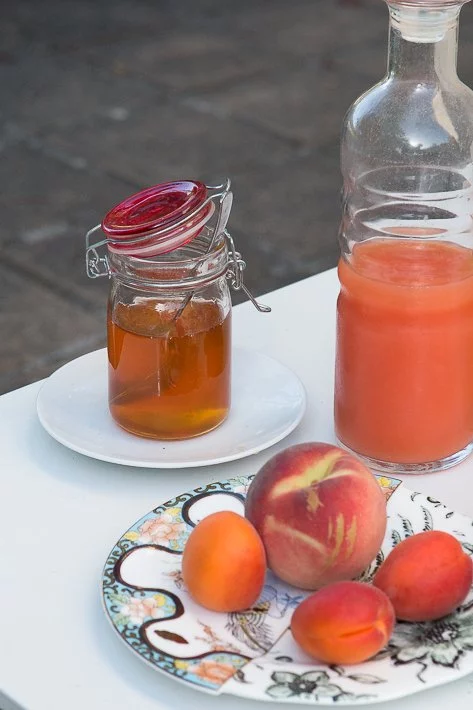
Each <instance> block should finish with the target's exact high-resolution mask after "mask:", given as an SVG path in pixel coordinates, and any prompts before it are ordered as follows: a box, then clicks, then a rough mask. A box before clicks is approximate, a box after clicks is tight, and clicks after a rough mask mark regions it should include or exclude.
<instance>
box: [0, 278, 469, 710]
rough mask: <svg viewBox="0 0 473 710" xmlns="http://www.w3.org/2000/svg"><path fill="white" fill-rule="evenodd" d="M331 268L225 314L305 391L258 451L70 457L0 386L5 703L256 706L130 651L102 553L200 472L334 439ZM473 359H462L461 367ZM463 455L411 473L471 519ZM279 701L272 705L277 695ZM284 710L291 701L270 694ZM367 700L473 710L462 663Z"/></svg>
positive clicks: (199, 708) (388, 708)
mask: <svg viewBox="0 0 473 710" xmlns="http://www.w3.org/2000/svg"><path fill="white" fill-rule="evenodd" d="M337 290H338V282H337V278H336V273H335V271H328V272H325V273H323V274H320V275H318V276H315V277H312V278H310V279H307V280H305V281H302V282H300V283H297V284H294V285H292V286H289V287H287V288H283V289H280V290H279V291H276V292H274V293H271V294H269V295H268V296H266V297H265V298H264V299H262V300H263V302H264V303H266V302H267V303H268V304H269V305H271V306H272V307H273V312H272V314H270V315H260V314H259V313H257V312H256V311H255V309H254V308H253V307H252V306H251V305H250V304H248V303H247V304H244V305H241V306H238V307H237V308H235V311H234V341H235V344H236V345H241V346H244V347H247V348H248V347H250V348H253V349H255V350H258V351H261V352H264V353H266V354H268V355H271V356H273V357H275V358H277V359H279V360H280V361H282V362H283V363H285V364H287V365H288V366H289V367H291V368H292V369H293V370H294V371H295V372H296V373H297V374H298V375H299V377H300V378H301V380H302V381H303V382H304V384H305V386H306V388H307V393H308V409H307V413H306V415H305V417H304V419H303V421H302V423H301V424H300V426H299V427H298V428H297V429H296V431H295V432H294V433H293V434H292V435H291V436H289V437H288V438H287V439H285V440H284V441H282V442H280V443H279V444H278V445H276V446H274V447H273V448H271V449H269V450H267V451H263V452H262V453H260V454H258V455H256V456H252V457H249V458H247V459H242V460H240V461H236V462H234V463H227V464H223V465H219V466H211V467H207V468H201V469H184V470H172V471H169V470H168V471H164V470H161V471H159V470H153V469H139V468H129V467H127V466H118V465H113V464H108V463H103V462H100V461H95V460H93V459H90V458H86V457H84V456H81V455H80V454H75V453H73V452H72V451H70V450H68V449H66V448H64V447H62V446H61V445H60V444H58V443H56V441H54V440H53V439H52V438H50V437H49V436H48V434H46V432H44V431H43V429H42V428H41V426H40V424H39V422H38V421H37V418H36V408H35V400H36V395H37V393H38V391H39V389H40V387H41V383H36V384H32V385H29V386H27V387H24V388H22V389H19V390H17V391H15V392H11V393H9V394H6V395H4V396H2V397H0V422H1V433H0V462H1V464H0V465H1V475H2V487H1V496H0V522H1V537H0V540H1V542H0V561H1V566H0V603H1V604H0V707H1V708H2V710H12V709H13V710H18V708H21V710H66V709H67V710H106V709H107V708H113V710H134V709H135V708H137V709H138V708H139V710H171V709H173V710H174V709H175V708H177V709H181V708H192V710H204V709H205V710H217V708H218V709H220V708H221V709H222V710H237V709H238V710H244V708H245V707H246V708H248V710H257V708H258V709H261V708H262V707H263V705H262V704H260V703H257V702H250V701H243V700H241V699H239V698H235V697H230V696H227V695H222V696H218V697H211V696H208V695H206V694H203V693H199V692H197V691H195V690H192V689H190V688H187V687H185V686H183V685H181V684H179V683H177V682H175V681H173V680H172V679H170V678H168V677H166V676H164V675H162V674H161V673H158V672H157V671H154V670H153V669H151V668H149V667H148V666H146V665H145V664H144V663H142V662H141V661H140V659H138V658H137V657H135V656H134V655H133V654H132V653H131V652H130V651H129V650H128V649H127V648H126V647H125V645H124V644H123V643H122V642H121V641H120V639H119V638H118V636H117V635H116V634H115V633H114V632H113V630H112V629H111V627H110V625H109V623H108V621H107V620H106V619H105V616H104V614H103V612H102V608H101V602H100V590H99V582H100V578H101V571H102V566H103V563H104V560H105V558H106V556H107V554H108V553H109V551H110V549H111V547H112V545H113V544H114V543H115V541H116V540H117V539H118V537H119V536H120V534H121V533H123V531H124V530H126V529H127V527H128V526H129V525H130V524H131V523H133V522H134V521H136V520H137V519H138V518H140V517H141V516H142V515H143V514H144V513H146V512H147V511H149V510H151V509H152V508H153V507H155V506H156V505H158V504H159V503H161V502H163V501H165V500H168V499H169V498H172V497H173V496H174V495H176V494H178V493H181V492H183V491H186V490H189V489H191V488H194V487H196V486H197V485H200V484H202V483H207V482H210V481H212V480H221V479H222V478H227V477H229V476H232V475H236V474H238V473H240V474H241V473H244V474H251V473H254V472H256V471H257V470H258V468H259V467H260V466H261V465H262V464H263V462H265V461H266V460H267V459H268V458H269V456H270V455H271V454H273V453H274V452H275V451H276V450H278V449H281V448H284V447H286V446H288V445H289V444H292V443H296V442H300V441H308V440H319V441H334V432H333V426H332V387H333V384H332V383H333V362H334V322H335V318H334V309H335V300H336V295H337ZM472 366H473V364H472ZM472 479H473V460H472V459H471V458H470V460H469V461H467V462H465V463H463V464H462V465H460V466H458V467H457V468H455V469H453V470H450V471H447V472H445V473H440V474H433V475H425V476H417V477H412V476H411V477H410V478H409V484H408V485H409V487H410V488H412V489H414V490H419V491H422V492H428V493H431V494H432V495H434V496H436V497H438V498H440V499H441V500H443V501H444V502H445V503H446V504H447V505H449V506H452V507H453V508H454V509H456V510H458V511H460V512H463V513H466V514H469V515H470V516H472V517H473V480H472ZM275 707H277V706H275ZM279 707H280V708H281V710H285V709H287V708H289V707H291V708H294V707H295V706H294V705H291V706H289V705H287V704H283V705H279ZM370 707H372V708H373V710H381V708H384V710H399V708H400V707H402V708H403V710H427V708H428V710H444V708H446V707H452V708H455V710H471V708H472V707H473V674H472V675H470V676H468V677H466V678H464V679H462V680H459V681H457V682H455V683H453V684H450V685H445V686H442V687H439V688H435V689H433V690H429V691H425V692H423V693H419V694H417V695H415V696H411V697H409V698H406V699H403V700H401V701H399V700H397V701H393V702H388V703H382V704H376V705H372V706H370Z"/></svg>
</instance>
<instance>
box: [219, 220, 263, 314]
mask: <svg viewBox="0 0 473 710" xmlns="http://www.w3.org/2000/svg"><path fill="white" fill-rule="evenodd" d="M224 235H225V239H226V240H227V244H228V252H229V258H228V261H229V264H230V266H229V267H228V271H227V279H229V281H230V286H231V287H232V289H233V290H234V291H243V293H245V294H246V296H248V298H249V299H250V301H251V303H252V304H253V305H254V307H255V308H256V310H258V311H259V312H260V313H271V307H270V306H265V305H264V304H262V303H258V301H257V300H256V298H255V297H254V296H253V294H252V293H251V291H250V290H249V289H248V288H247V287H246V285H245V283H244V282H243V271H244V269H246V261H244V259H242V256H241V254H240V252H239V251H237V250H236V249H235V242H234V241H233V237H232V236H231V235H230V233H229V232H227V230H226V229H225V230H224Z"/></svg>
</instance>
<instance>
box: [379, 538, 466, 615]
mask: <svg viewBox="0 0 473 710" xmlns="http://www.w3.org/2000/svg"><path fill="white" fill-rule="evenodd" d="M472 578H473V566H472V562H471V558H470V557H469V556H468V555H467V554H466V553H465V552H464V550H463V548H462V546H461V544H460V543H459V542H458V540H457V539H456V538H455V537H453V535H450V534H449V533H446V532H442V531H440V530H430V531H428V532H422V533H418V534H417V535H412V536H411V537H408V538H406V539H405V540H403V541H402V542H400V543H398V545H396V547H395V548H394V550H392V552H391V553H390V554H389V555H388V557H387V558H386V560H385V561H384V562H383V564H382V565H381V567H380V568H379V570H378V572H377V573H376V575H375V577H374V580H373V584H374V585H375V586H376V587H378V589H382V590H383V592H385V593H386V594H387V595H388V597H389V598H390V599H391V602H392V604H393V607H394V611H395V612H396V617H397V618H398V619H402V620H403V621H431V620H433V619H440V618H441V617H442V616H445V615H446V614H450V613H451V612H452V611H454V610H455V609H456V607H457V606H458V605H459V604H461V603H462V601H464V599H465V597H466V596H467V594H468V592H469V590H470V587H471V583H472Z"/></svg>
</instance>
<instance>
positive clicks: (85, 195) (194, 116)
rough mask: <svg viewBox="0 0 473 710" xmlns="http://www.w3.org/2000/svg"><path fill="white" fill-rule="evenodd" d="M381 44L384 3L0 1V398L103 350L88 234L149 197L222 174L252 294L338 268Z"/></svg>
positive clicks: (468, 73) (470, 77)
mask: <svg viewBox="0 0 473 710" xmlns="http://www.w3.org/2000/svg"><path fill="white" fill-rule="evenodd" d="M472 28H473V7H468V6H467V7H466V8H465V9H464V10H463V11H462V32H461V35H460V39H461V48H460V57H459V59H460V61H459V64H460V74H461V76H462V78H463V80H464V81H465V82H466V83H468V84H469V85H470V86H471V85H473V61H472V60H473V40H472V39H471V29H472ZM386 32H387V10H386V7H385V5H384V3H383V2H381V0H291V1H290V2H289V1H288V0H43V1H42V2H38V0H16V2H9V3H6V2H5V3H2V22H1V23H0V87H1V96H2V102H1V108H0V132H1V133H0V146H1V162H0V175H1V184H2V190H1V196H0V200H1V214H2V219H1V222H0V299H1V309H0V329H1V339H0V392H5V391H8V390H11V389H13V388H15V387H19V386H21V385H23V384H26V383H28V382H31V381H34V380H36V379H38V378H41V377H44V376H46V375H48V374H49V373H50V372H52V371H53V370H55V369H56V368H57V367H58V366H60V365H61V364H63V363H64V362H66V361H68V360H70V359H72V358H74V357H76V356H78V355H80V354H82V353H84V352H87V351H89V350H93V349H95V348H98V347H101V346H102V345H103V344H104V342H105V324H104V318H105V315H104V314H105V305H106V294H107V290H108V283H107V281H106V279H99V280H95V281H89V280H88V279H87V277H86V276H85V271H84V234H85V232H86V230H87V229H88V228H89V227H90V226H92V225H94V224H96V223H97V222H98V221H100V219H101V217H102V216H103V215H104V213H105V212H106V211H107V210H108V209H109V208H110V207H112V206H113V205H114V204H116V203H117V202H118V201H120V200H121V199H122V198H123V197H125V196H127V195H129V194H131V193H133V192H135V191H136V190H138V189H140V188H141V187H143V186H147V185H151V184H155V183H158V182H160V181H164V180H169V179H175V178H187V177H194V178H200V179H204V180H210V181H212V180H216V179H218V178H219V177H221V176H225V175H229V176H231V178H232V180H233V186H234V192H235V206H234V210H233V213H232V217H231V222H230V226H231V230H232V232H233V234H234V236H235V238H236V240H237V244H238V247H239V249H240V250H241V251H242V252H243V254H244V257H245V258H246V260H247V262H248V269H247V274H246V280H247V283H248V285H249V286H250V287H251V288H252V289H253V291H254V292H255V293H256V294H261V293H264V292H265V291H268V290H271V289H274V288H277V287H279V286H282V285H284V284H288V283H290V282H293V281H296V280H298V279H301V278H304V277H307V276H310V275H311V274H314V273H316V272H319V271H322V270H324V269H326V268H328V267H331V266H333V265H334V264H335V263H336V260H337V244H336V233H337V227H338V219H339V189H340V177H339V171H338V138H339V130H340V125H341V122H342V119H343V115H344V113H345V111H346V109H347V108H348V106H349V105H350V103H351V102H352V101H353V100H354V99H355V98H356V97H357V96H358V95H359V94H360V93H361V92H362V91H363V90H364V89H366V88H368V87H369V86H370V85H372V84H373V83H374V82H375V81H377V80H378V79H379V78H380V77H381V76H382V74H383V72H384V67H385V53H386ZM236 300H238V299H236ZM322 307H323V304H314V309H316V308H322Z"/></svg>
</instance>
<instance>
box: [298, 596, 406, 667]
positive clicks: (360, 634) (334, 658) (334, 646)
mask: <svg viewBox="0 0 473 710" xmlns="http://www.w3.org/2000/svg"><path fill="white" fill-rule="evenodd" d="M394 621H395V618H394V609H393V607H392V604H391V602H390V601H389V599H388V597H387V596H386V594H384V593H383V592H382V591H381V590H379V589H376V587H372V586H371V585H369V584H363V583H362V582H336V583H335V584H330V585H328V586H327V587H324V588H323V589H320V590H319V591H318V592H315V593H314V594H311V595H310V597H307V599H305V600H304V601H303V602H302V603H301V604H300V605H299V606H298V607H297V609H296V610H295V612H294V614H293V616H292V621H291V631H292V635H293V636H294V639H295V641H296V642H297V643H298V644H299V646H300V647H301V648H302V649H303V650H304V651H305V652H306V653H307V654H309V656H312V657H313V658H316V659H318V660H319V661H325V663H348V664H351V663H362V662H363V661H366V660H367V659H368V658H371V657H372V656H374V655H375V654H376V653H378V651H380V650H381V649H382V648H383V646H385V645H386V644H387V642H388V641H389V639H390V637H391V634H392V631H393V627H394Z"/></svg>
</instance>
